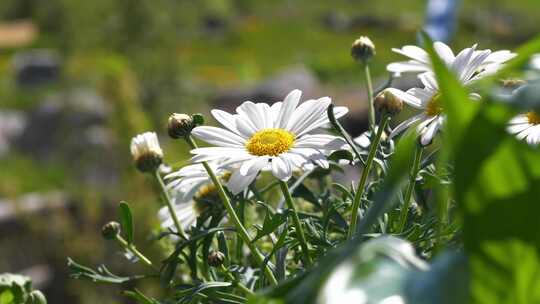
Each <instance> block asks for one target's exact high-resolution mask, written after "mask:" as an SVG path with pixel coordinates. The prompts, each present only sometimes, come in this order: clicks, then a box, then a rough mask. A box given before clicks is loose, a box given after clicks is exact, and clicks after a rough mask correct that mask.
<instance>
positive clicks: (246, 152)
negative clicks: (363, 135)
mask: <svg viewBox="0 0 540 304" xmlns="http://www.w3.org/2000/svg"><path fill="white" fill-rule="evenodd" d="M301 95H302V92H301V91H299V90H294V91H292V92H290V93H289V94H288V95H287V97H285V100H284V101H283V102H276V103H274V104H273V105H272V106H270V105H268V104H266V103H253V102H251V101H246V102H244V103H243V104H241V105H240V106H239V107H238V108H236V114H229V113H227V112H224V111H221V110H212V115H213V116H214V117H215V119H216V120H217V121H218V122H219V123H221V124H222V125H223V126H224V127H225V128H226V129H223V128H217V127H210V126H201V127H197V128H195V129H193V131H192V134H193V135H194V136H195V137H197V138H199V139H201V140H203V141H206V142H208V143H210V144H213V145H215V146H217V147H207V148H198V149H193V150H192V151H191V153H193V154H194V155H195V156H194V157H193V159H192V160H193V161H194V162H201V161H210V160H221V161H224V162H225V165H232V164H234V165H237V166H239V169H237V170H234V172H233V173H232V176H231V177H230V180H229V182H228V184H227V187H228V188H229V190H231V191H232V192H233V193H238V192H240V191H242V190H243V189H245V188H246V187H247V186H248V185H249V184H250V183H251V182H252V181H253V180H254V179H255V177H256V176H257V174H258V173H259V172H260V171H261V170H263V171H271V172H272V174H273V175H274V176H275V177H276V178H278V179H280V180H283V181H286V180H288V179H289V178H290V177H291V176H292V172H293V169H296V168H302V167H303V165H304V164H306V163H308V162H311V161H313V162H315V163H316V164H317V165H319V166H322V167H325V168H327V167H328V161H327V160H326V156H325V155H326V154H328V153H330V152H331V151H332V150H335V149H339V148H340V147H341V146H342V145H343V140H342V139H340V138H339V137H336V136H332V135H328V134H324V133H323V131H320V130H318V129H319V128H322V127H324V126H325V125H327V124H328V122H329V121H328V117H327V115H326V110H327V108H328V106H329V105H330V103H331V99H330V98H329V97H322V98H319V99H317V100H308V101H305V102H304V103H302V104H300V105H298V104H299V102H300V96H301ZM347 111H348V110H347V108H345V107H337V108H335V115H336V117H341V116H343V115H345V113H347Z"/></svg>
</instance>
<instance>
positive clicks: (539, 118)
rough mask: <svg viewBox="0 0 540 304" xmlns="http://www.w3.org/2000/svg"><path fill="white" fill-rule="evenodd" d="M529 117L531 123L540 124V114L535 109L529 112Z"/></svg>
mask: <svg viewBox="0 0 540 304" xmlns="http://www.w3.org/2000/svg"><path fill="white" fill-rule="evenodd" d="M527 119H528V120H529V123H530V124H533V125H537V124H540V114H538V113H536V112H534V111H529V112H527Z"/></svg>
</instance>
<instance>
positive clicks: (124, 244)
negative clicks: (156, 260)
mask: <svg viewBox="0 0 540 304" xmlns="http://www.w3.org/2000/svg"><path fill="white" fill-rule="evenodd" d="M115 239H116V241H117V242H118V244H120V246H121V247H123V248H124V249H125V250H128V251H130V252H131V253H133V254H134V255H135V256H137V257H138V258H139V260H141V261H143V262H144V263H145V264H146V265H148V266H150V267H152V268H154V265H152V262H151V261H150V260H149V259H148V258H147V257H145V256H144V255H143V254H142V253H141V252H140V251H139V250H137V248H135V245H133V244H128V242H127V241H126V240H124V238H123V237H122V236H120V235H119V234H117V235H116V237H115Z"/></svg>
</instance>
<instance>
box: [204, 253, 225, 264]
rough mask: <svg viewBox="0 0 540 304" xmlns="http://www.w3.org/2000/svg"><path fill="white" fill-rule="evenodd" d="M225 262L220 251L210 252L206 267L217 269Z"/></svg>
mask: <svg viewBox="0 0 540 304" xmlns="http://www.w3.org/2000/svg"><path fill="white" fill-rule="evenodd" d="M223 262H225V255H224V254H223V253H221V252H220V251H211V252H210V253H209V254H208V265H210V266H212V267H219V266H221V265H222V264H223Z"/></svg>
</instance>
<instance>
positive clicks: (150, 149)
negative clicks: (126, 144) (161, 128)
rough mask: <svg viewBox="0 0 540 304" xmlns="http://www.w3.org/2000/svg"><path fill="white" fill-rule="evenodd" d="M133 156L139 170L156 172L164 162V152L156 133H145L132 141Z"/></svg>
mask: <svg viewBox="0 0 540 304" xmlns="http://www.w3.org/2000/svg"><path fill="white" fill-rule="evenodd" d="M130 148H131V156H132V157H133V161H134V162H135V165H136V166H137V168H138V169H139V170H141V171H142V172H150V171H152V170H156V169H157V168H158V167H159V165H161V162H162V160H163V150H161V147H160V145H159V141H158V137H157V134H156V132H145V133H142V134H139V135H137V136H135V137H133V138H132V139H131V146H130Z"/></svg>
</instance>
